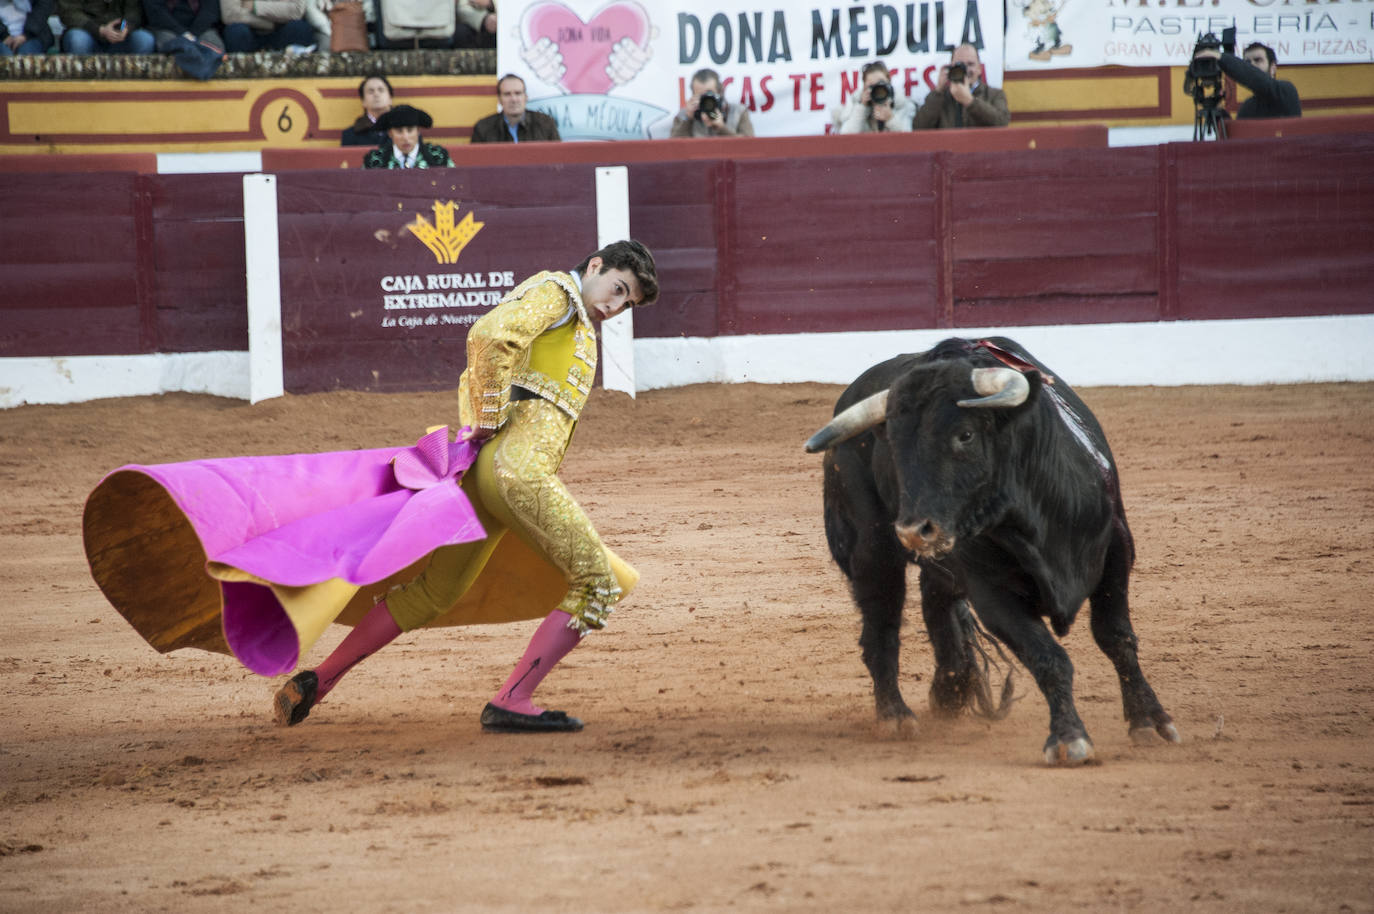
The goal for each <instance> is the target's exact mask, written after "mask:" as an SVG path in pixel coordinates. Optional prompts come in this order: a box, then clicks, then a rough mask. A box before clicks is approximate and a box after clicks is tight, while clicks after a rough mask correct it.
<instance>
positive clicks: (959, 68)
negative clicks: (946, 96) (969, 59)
mask: <svg viewBox="0 0 1374 914" xmlns="http://www.w3.org/2000/svg"><path fill="white" fill-rule="evenodd" d="M945 75H946V77H947V78H948V79H949V81H950V82H952V83H961V82H963V81H964V80H966V79H968V67H966V66H964V65H963V64H961V63H952V64H950V65H949V69H948V70H946V71H945Z"/></svg>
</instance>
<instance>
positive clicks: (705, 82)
mask: <svg viewBox="0 0 1374 914" xmlns="http://www.w3.org/2000/svg"><path fill="white" fill-rule="evenodd" d="M753 135H754V125H753V124H751V123H749V109H748V108H745V107H744V106H743V105H731V104H727V103H726V101H725V99H724V98H723V97H722V92H721V87H720V74H719V73H717V72H716V71H715V70H711V69H702V70H698V71H696V72H695V73H693V74H692V97H691V98H689V99H688V100H687V107H685V108H683V109H682V110H681V111H679V112H678V113H677V116H676V117H674V118H673V129H672V131H671V133H669V136H753Z"/></svg>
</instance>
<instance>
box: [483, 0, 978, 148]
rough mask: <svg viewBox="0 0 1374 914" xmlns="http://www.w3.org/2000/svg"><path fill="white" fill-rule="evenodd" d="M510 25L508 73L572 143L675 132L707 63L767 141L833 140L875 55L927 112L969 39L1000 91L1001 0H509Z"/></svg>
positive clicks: (504, 64) (505, 48) (500, 64)
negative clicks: (835, 124) (861, 0)
mask: <svg viewBox="0 0 1374 914" xmlns="http://www.w3.org/2000/svg"><path fill="white" fill-rule="evenodd" d="M501 17H502V19H503V20H504V22H503V24H502V33H501V41H499V42H498V49H497V69H498V70H499V71H500V72H501V73H503V74H504V73H515V74H517V75H519V76H521V77H522V78H523V79H524V80H525V85H526V90H527V92H528V94H529V107H530V108H532V109H534V110H537V111H543V112H545V113H546V114H549V115H551V116H553V117H554V118H555V119H556V120H557V121H558V129H559V132H560V133H561V134H562V136H563V138H564V139H565V140H619V139H645V138H651V139H660V138H663V137H667V136H668V135H669V132H670V130H671V127H672V121H673V117H674V116H675V115H676V114H677V113H678V111H679V110H680V109H681V108H682V106H683V105H684V104H685V103H686V101H687V99H688V98H689V97H690V96H691V95H692V91H691V88H690V84H691V78H692V74H693V73H695V72H697V71H698V70H700V69H702V68H710V69H712V70H715V71H716V72H717V73H718V74H719V75H720V78H721V83H722V85H723V88H724V100H725V102H726V104H727V105H744V106H745V107H746V108H748V109H749V117H750V120H751V122H752V123H753V126H754V132H755V134H756V135H757V136H809V135H816V134H822V133H827V132H829V131H830V129H831V124H832V116H833V113H834V112H836V111H837V110H838V109H839V108H840V107H841V106H842V105H843V104H844V103H845V102H846V101H848V100H849V97H850V96H851V95H853V94H854V93H855V92H856V91H859V90H860V89H861V80H860V73H861V72H862V70H863V67H864V64H866V63H869V62H871V61H874V60H879V59H881V60H883V61H884V62H885V63H886V64H887V65H888V68H889V70H890V71H891V73H892V84H893V87H894V89H895V91H897V92H898V93H902V94H905V95H908V96H910V97H911V98H912V99H913V100H915V101H916V102H917V103H918V104H919V103H920V102H921V101H922V100H923V99H924V98H925V96H926V93H927V92H928V91H930V89H931V88H933V87H934V85H935V84H936V81H937V79H938V76H939V70H940V66H941V65H942V64H945V63H947V62H948V61H949V59H950V54H951V52H952V51H953V50H954V48H956V47H957V46H958V45H959V44H961V43H964V42H967V43H970V44H972V45H973V46H974V47H976V48H977V49H978V51H979V55H980V57H981V59H982V61H983V63H984V66H985V67H986V69H987V76H986V79H987V81H988V82H990V83H991V84H992V85H994V86H998V85H1000V84H1001V76H1002V51H1003V48H1002V36H1003V32H1004V24H1005V23H1004V19H1003V13H1002V3H1001V2H1000V0H920V2H905V3H869V4H845V5H838V4H837V5H832V6H823V5H816V4H814V3H798V2H793V0H779V2H775V3H771V4H765V3H759V4H737V3H732V4H728V5H727V4H722V3H720V2H719V0H717V2H715V3H711V2H704V0H682V2H679V3H676V4H672V5H671V6H670V5H668V4H660V3H652V2H647V0H646V2H643V3H641V2H637V0H611V2H606V0H503V2H502V4H501Z"/></svg>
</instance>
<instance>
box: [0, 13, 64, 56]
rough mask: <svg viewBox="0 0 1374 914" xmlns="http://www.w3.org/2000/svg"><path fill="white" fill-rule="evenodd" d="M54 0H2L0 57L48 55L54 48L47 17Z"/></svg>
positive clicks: (49, 14)
mask: <svg viewBox="0 0 1374 914" xmlns="http://www.w3.org/2000/svg"><path fill="white" fill-rule="evenodd" d="M53 3H54V0H30V2H25V3H19V2H15V0H0V57H10V56H12V55H14V54H46V53H47V52H48V48H50V47H52V42H53V38H52V29H51V28H49V27H48V17H49V16H51V15H52V14H53Z"/></svg>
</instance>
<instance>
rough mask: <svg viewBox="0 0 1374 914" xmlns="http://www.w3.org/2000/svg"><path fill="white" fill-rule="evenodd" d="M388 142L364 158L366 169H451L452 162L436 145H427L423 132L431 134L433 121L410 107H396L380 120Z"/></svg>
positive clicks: (441, 148)
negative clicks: (422, 130)
mask: <svg viewBox="0 0 1374 914" xmlns="http://www.w3.org/2000/svg"><path fill="white" fill-rule="evenodd" d="M377 126H378V127H380V128H382V129H383V130H385V131H386V135H387V139H386V141H385V142H383V143H382V145H381V147H380V148H379V149H374V150H372V151H371V152H369V153H368V154H367V155H365V156H363V167H364V168H452V167H453V158H452V157H451V156H450V155H449V154H448V150H447V149H445V148H444V147H442V146H440V145H439V144H437V143H426V142H425V139H424V137H422V136H420V128H421V127H423V128H425V129H426V130H428V129H429V128H430V127H433V126H434V119H433V118H431V117H430V116H429V114H428V113H427V112H424V111H421V110H420V109H419V108H412V107H411V106H410V105H397V106H396V107H395V108H392V109H391V110H390V111H388V112H387V113H386V114H383V115H382V116H381V117H379V118H377Z"/></svg>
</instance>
